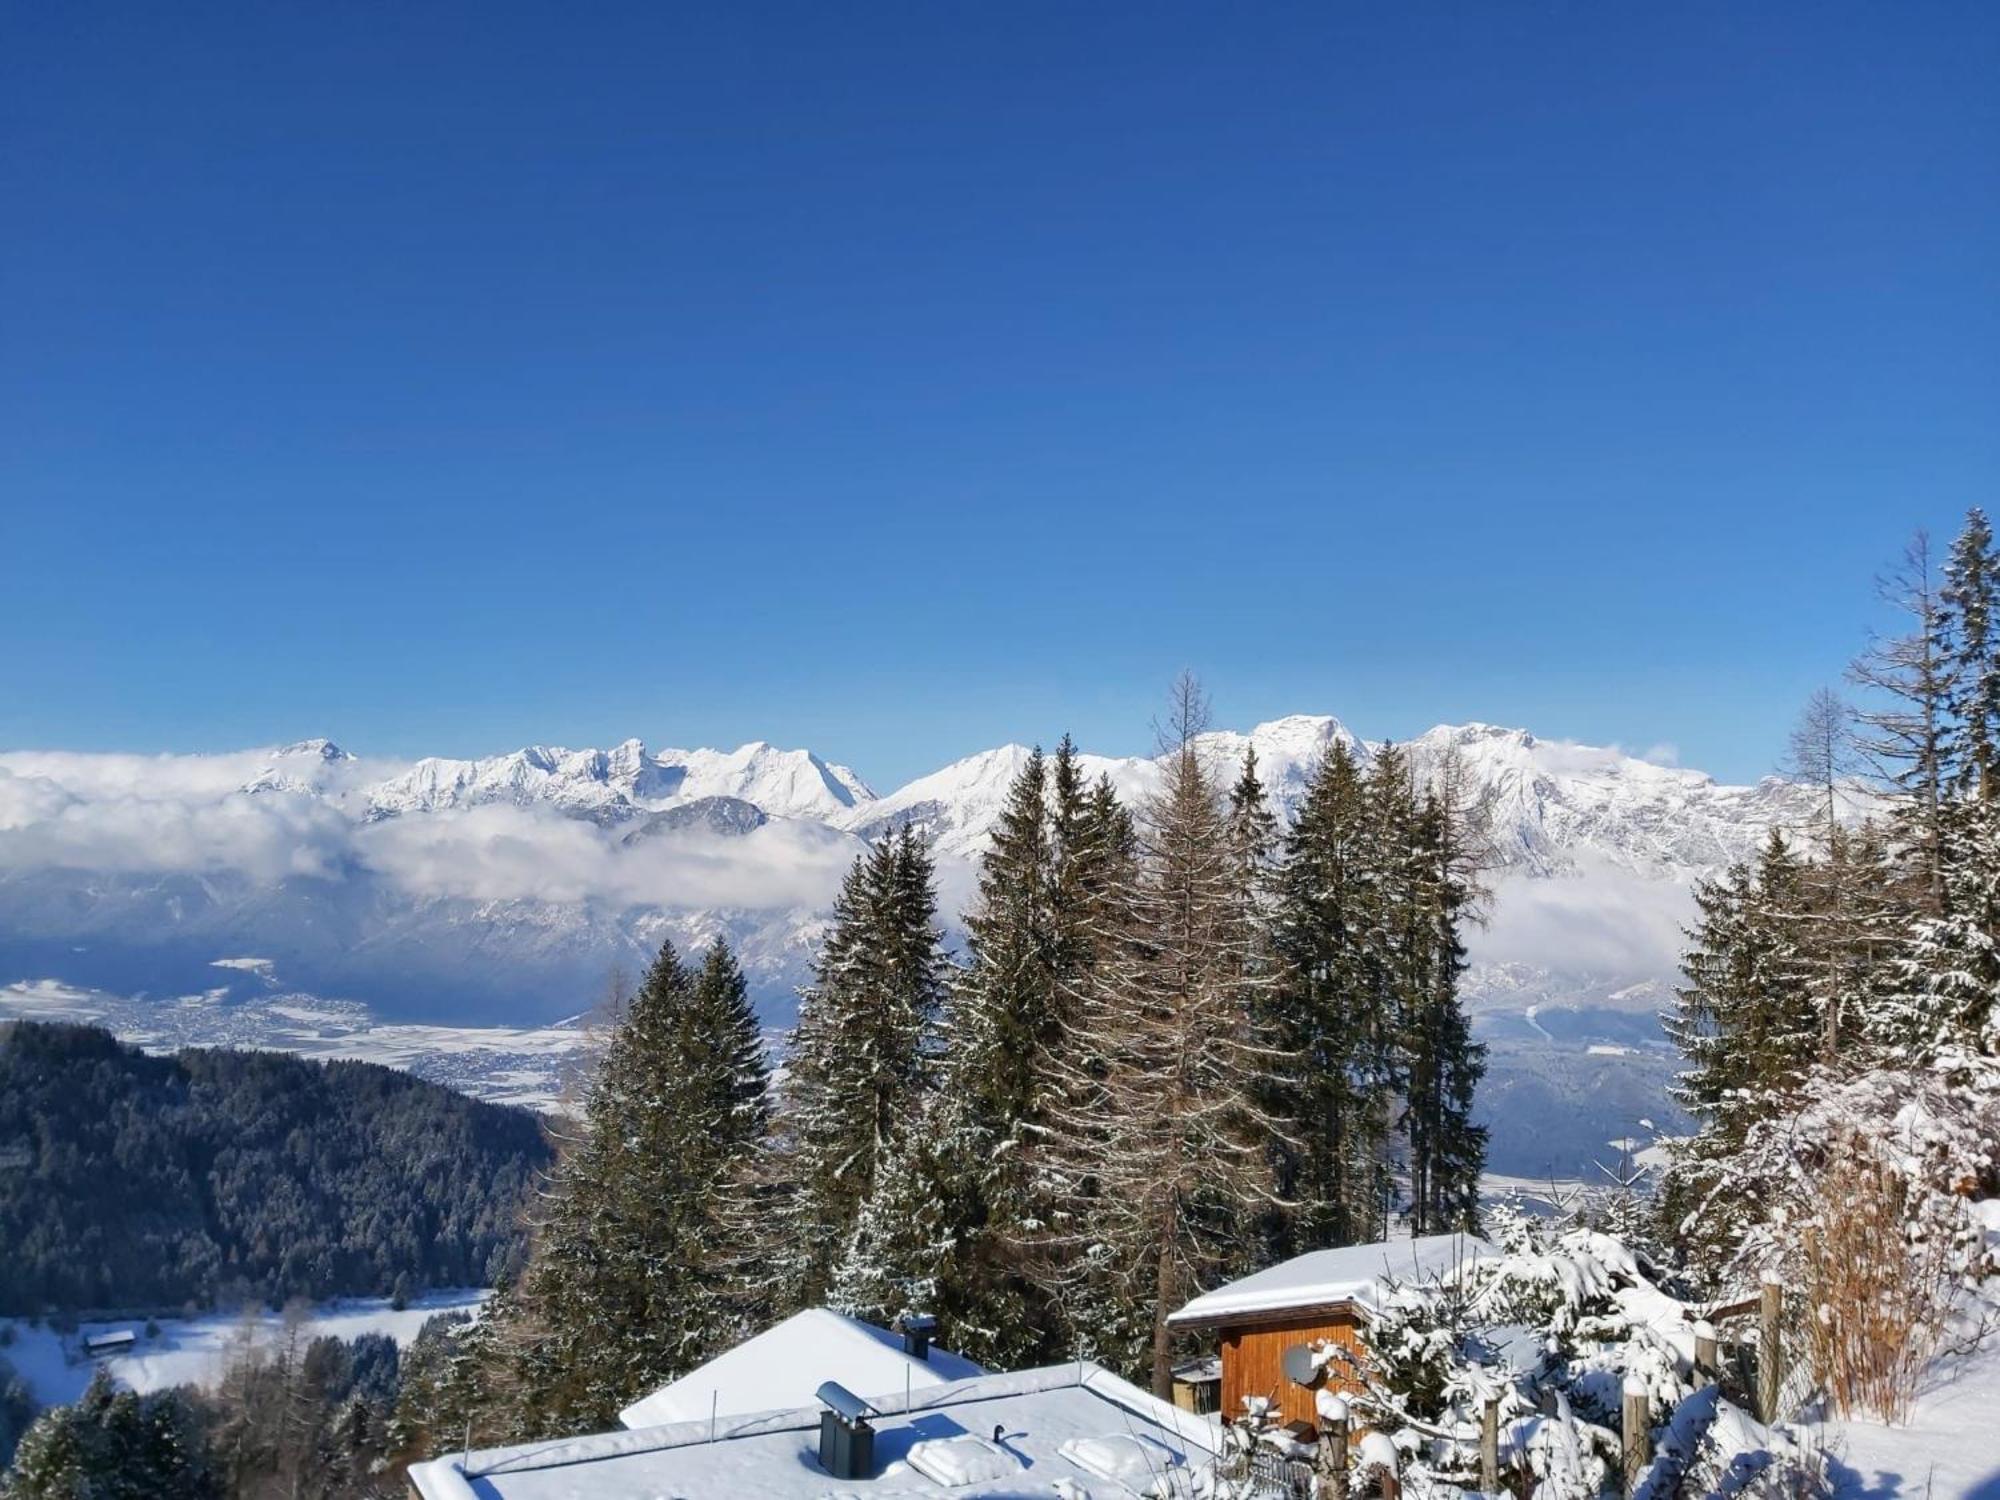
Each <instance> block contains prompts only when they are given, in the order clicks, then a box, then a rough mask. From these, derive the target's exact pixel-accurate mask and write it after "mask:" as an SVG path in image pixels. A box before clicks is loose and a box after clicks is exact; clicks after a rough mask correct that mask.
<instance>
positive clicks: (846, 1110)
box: [772, 826, 946, 1306]
mask: <svg viewBox="0 0 2000 1500" xmlns="http://www.w3.org/2000/svg"><path fill="white" fill-rule="evenodd" d="M945 975H946V963H945V959H944V953H943V948H942V940H941V934H940V933H939V931H938V926H937V895H936V890H935V884H934V876H933V872H932V866H931V859H930V853H929V850H928V849H927V848H926V846H925V844H924V842H923V839H922V837H921V836H920V835H918V834H917V833H916V832H915V831H914V830H913V829H911V828H909V827H907V826H906V827H904V828H903V829H901V830H900V831H898V832H896V833H893V834H889V835H885V836H884V837H883V838H882V839H881V840H880V842H878V843H877V844H876V845H875V846H874V847H873V848H872V849H871V850H870V851H869V852H868V853H866V854H864V855H862V856H861V857H860V858H859V859H857V860H856V861H855V863H854V866H853V868H852V869H850V870H849V871H848V875H847V878H846V880H845V881H844V882H843V883H842V885H841V889H840V893H839V895H838V896H837V897H836V898H835V901H834V908H833V921H832V925H831V927H830V928H829V930H828V933H827V936H826V939H825V941H824V942H823V943H822V945H821V948H820V953H819V957H818V960H817V962H816V963H815V964H814V968H813V982H812V983H811V984H810V985H809V986H807V988H806V989H805V990H804V991H803V992H801V995H800V1005H799V1023H798V1026H797V1028H796V1029H795V1030H794V1031H793V1033H792V1036H791V1044H790V1047H789V1048H788V1052H787V1072H786V1080H785V1089H784V1096H783V1108H782V1110H781V1112H780V1118H779V1134H780V1140H779V1144H778V1148H777V1151H778V1155H777V1160H778V1162H779V1164H780V1168H781V1171H782V1174H783V1177H784V1198H783V1206H782V1209H781V1211H780V1212H778V1213H776V1214H775V1215H774V1218H773V1228H774V1231H775V1241H774V1244H773V1246H772V1263H773V1270H774V1273H775V1274H776V1275H777V1276H778V1277H779V1279H780V1280H781V1281H782V1282H783V1284H784V1286H785V1288H786V1300H787V1301H788V1302H789V1303H790V1305H792V1306H808V1305H811V1304H813V1303H816V1302H819V1301H821V1300H822V1299H823V1298H824V1297H825V1296H826V1295H827V1292H828V1289H829V1287H830V1286H831V1284H832V1282H833V1279H834V1274H835V1270H836V1266H837V1263H838V1261H839V1258H840V1257H841V1255H842V1254H843V1253H844V1252H845V1250H846V1248H847V1246H848V1243H849V1241H850V1239H851V1238H852V1236H853V1233H854V1229H855V1225H856V1222H857V1220H858V1218H859V1216H860V1212H861V1206H862V1204H863V1203H864V1202H865V1201H866V1199H867V1197H868V1195H869V1193H870V1191H871V1190H872V1189H873V1187H874V1185H875V1177H876V1172H877V1168H878V1166H879V1165H880V1163H881V1162H882V1161H883V1160H884V1158H885V1156H886V1153H887V1152H888V1151H889V1149H890V1148H891V1147H892V1146H893V1145H894V1144H895V1142H896V1140H897V1138H898V1137H899V1136H900V1135H901V1133H902V1131H903V1130H904V1128H905V1127H906V1126H908V1125H909V1123H910V1122H911V1121H912V1120H913V1119H915V1118H916V1117H917V1115H918V1114H919V1113H920V1112H921V1111H922V1110H923V1109H924V1107H925V1095H926V1092H927V1091H928V1090H929V1089H930V1087H931V1086H932V1085H933V1084H934V1082H935V1078H936V1067H937V1057H936V1046H935V1036H934V1028H935V1024H936V1019H937V1014H938V1009H939V1005H940V1003H941V1001H942V998H943V994H944V990H945Z"/></svg>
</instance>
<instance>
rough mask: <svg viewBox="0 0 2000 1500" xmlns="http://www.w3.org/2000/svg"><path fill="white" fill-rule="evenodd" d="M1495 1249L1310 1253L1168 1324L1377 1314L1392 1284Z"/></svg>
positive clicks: (1446, 1239) (1451, 1245)
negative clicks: (1337, 1309)
mask: <svg viewBox="0 0 2000 1500" xmlns="http://www.w3.org/2000/svg"><path fill="white" fill-rule="evenodd" d="M1492 1253H1493V1247H1492V1246H1491V1245H1489V1244H1487V1243H1486V1242H1485V1241H1484V1240H1482V1239H1477V1238H1475V1237H1473V1236H1472V1235H1469V1234H1433V1235H1426V1236H1425V1237H1423V1238H1422V1239H1414V1240H1381V1241H1377V1242H1375V1243H1374V1244H1368V1245H1343V1246H1342V1247H1341V1248H1340V1249H1338V1250H1311V1251H1308V1252H1307V1253H1306V1254H1304V1255H1295V1256H1293V1257H1292V1258H1291V1259H1290V1260H1286V1261H1280V1262H1279V1263H1278V1264H1277V1265H1275V1266H1267V1267H1265V1268H1264V1269H1263V1270H1261V1271H1258V1272H1256V1273H1255V1274H1253V1275H1250V1276H1245V1277H1243V1278H1241V1279H1240V1280H1237V1281H1231V1282H1227V1283H1225V1284H1224V1285H1222V1286H1219V1287H1217V1288H1216V1289H1215V1290H1214V1291H1212V1292H1204V1293H1202V1294H1201V1295H1200V1296H1199V1297H1197V1298H1195V1299H1194V1301H1192V1302H1190V1303H1188V1304H1187V1306H1185V1307H1183V1308H1182V1309H1181V1310H1180V1311H1179V1312H1176V1313H1174V1314H1173V1315H1172V1316H1170V1317H1169V1318H1168V1319H1167V1321H1168V1322H1169V1323H1173V1324H1176V1325H1188V1324H1198V1325H1208V1324H1215V1323H1227V1322H1229V1321H1231V1320H1232V1319H1235V1318H1244V1317H1256V1316H1260V1315H1263V1314H1269V1313H1282V1312H1291V1311H1294V1310H1297V1311H1304V1310H1306V1309H1308V1308H1318V1307H1332V1306H1336V1305H1338V1304H1340V1303H1343V1302H1346V1303H1352V1304H1353V1305H1354V1306H1355V1307H1358V1308H1360V1309H1361V1310H1362V1311H1363V1312H1369V1313H1372V1312H1375V1311H1377V1310H1378V1308H1379V1307H1380V1305H1381V1304H1380V1299H1381V1296H1382V1293H1383V1291H1384V1289H1385V1288H1386V1286H1387V1284H1388V1283H1389V1282H1390V1281H1392V1280H1393V1281H1416V1280H1420V1279H1423V1278H1425V1277H1429V1276H1434V1275H1446V1274H1449V1273H1450V1272H1451V1271H1453V1270H1454V1269H1456V1268H1457V1267H1458V1266H1461V1265H1463V1264H1464V1263H1466V1262H1467V1261H1470V1260H1475V1259H1477V1258H1479V1257H1480V1256H1486V1255H1491V1254H1492Z"/></svg>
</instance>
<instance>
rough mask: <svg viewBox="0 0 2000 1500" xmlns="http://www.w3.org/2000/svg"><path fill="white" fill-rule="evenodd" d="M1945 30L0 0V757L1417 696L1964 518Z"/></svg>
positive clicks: (1620, 9) (1772, 613) (1784, 713)
mask: <svg viewBox="0 0 2000 1500" xmlns="http://www.w3.org/2000/svg"><path fill="white" fill-rule="evenodd" d="M1996 79H2000V7H1996V6H1993V5H1991V4H1988V3H1967V4H1959V5H1950V4H1930V3H1913V4H1893V5H1892V4H1881V3H1869V4H1860V5H1846V4H1838V3H1835V4H1827V3H1818V0H1815V3H1810V4H1797V5H1785V4H1776V3H1757V4H1744V3H1740V0H1728V3H1719V4H1681V3H1675V4H1627V3H1610V4H1605V3H1594V0H1593V3H1559V0H1542V3H1533V4H1498V5H1494V4H1470V3H1468V4H1456V5H1432V4H1412V5H1401V4H1396V5H1391V4H1325V3H1313V4H1309V5H1298V6H1271V5H1257V6H1219V5H1190V6H1181V5H1160V4H1151V3H1148V4H1143V5H1133V6H1129V7H1128V6H1115V5H1101V4H1088V5H1073V4H1060V5H1057V4H1048V5H1043V4H1018V3H1009V4H959V3H932V0H926V3H922V4H910V5H884V4H853V5H828V4H823V3H812V4H800V5H795V6H794V5H779V4H738V5H719V4H718V5H706V6H691V5H657V4H645V5H633V6H630V7H616V6H583V7H576V6H552V5H534V6H511V5H505V4H500V3H495V0H481V3H477V4H471V3H468V4H449V3H419V4H396V5H387V4H384V5H337V6H325V5H320V6H292V5H286V6H273V5H250V4H245V5H238V6H229V7H224V6H207V5H190V6H162V5H154V4H143V5H140V4H134V5H131V6H125V7H100V6H96V5H92V4H89V3H87V0H86V3H79V4H73V5H72V4H64V5H30V4H20V5H13V6H9V7H7V8H6V9H5V10H4V11H0V515H3V516H4V529H0V576H4V581H5V593H4V601H0V602H3V603H4V615H0V619H4V625H0V744H4V745H6V746H11V747H18V746H27V745H42V746H55V745H61V746H71V747H78V748H129V749H205V748H223V747H230V746H239V745H243V744H250V743H257V742H262V741H268V740H273V739H279V738H289V737H296V736H303V735H307V734H329V735H332V736H334V737H335V738H338V739H341V740H342V741H344V742H347V743H349V744H351V745H352V746H353V747H354V748H356V749H358V750H360V751H363V752H369V751H374V752H378V753H385V754H407V753H419V752H442V753H471V752H480V751H490V750H498V749H505V748H511V747H513V746H515V745H518V744H521V743H523V742H526V741H530V740H544V741H555V742H563V743H570V744H581V743H605V742H609V741H613V740H616V739H619V738H622V737H624V736H626V735H628V734H638V735H641V736H644V737H646V738H648V739H650V740H652V741H654V742H656V743H674V742H677V743H683V744H686V743H716V744H733V743H736V742H738V741H741V740H743V739H748V738H766V739H771V740H774V741H777V742H780V743H787V744H807V745H811V746H813V747H814V748H816V749H819V750H821V751H822V752H823V753H825V754H827V755H829V756H833V757H836V758H839V759H844V760H847V761H850V762H851V763H853V764H854V765H855V766H857V767H858V768H859V769H860V770H861V771H862V772H863V773H864V774H865V775H867V776H869V777H870V778H871V779H872V780H874V781H876V782H877V783H878V784H879V785H884V786H886V785H889V784H893V783H894V782H896V781H898V780H900V779H902V778H904V777H906V776H908V775H910V774H914V773H916V772H919V771H922V770H925V769H929V768H930V767H932V766H934V765H936V764H938V763H940V762H942V761H944V760H946V759H948V758H951V757H953V756H956V755H959V754H962V753H965V752H968V751H971V750H973V749H977V748H981V747H983V746H986V745H989V744H993V743H997V742H999V741H1002V740H1006V739H1027V738H1031V737H1039V738H1044V739H1049V738H1053V737H1054V736H1055V735H1056V734H1058V733H1059V732H1060V731H1062V730H1063V729H1064V728H1065V727H1068V728H1072V729H1074V730H1075V731H1076V732H1077V734H1078V736H1079V738H1081V739H1082V740H1084V741H1085V742H1086V743H1087V744H1090V745H1091V746H1093V747H1096V748H1101V749H1105V750H1112V751H1119V750H1134V749H1138V748H1141V747H1142V746H1143V745H1144V744H1145V743H1146V740H1147V738H1148V730H1147V722H1148V719H1149V716H1150V715H1151V713H1152V712H1153V709H1154V707H1155V705H1156V703H1157V702H1158V701H1159V699H1160V696H1161V692H1162V689H1163V688H1164V686H1165V683H1166V681H1167V680H1168V678H1169V677H1170V676H1171V675H1172V673H1173V672H1174V671H1175V670H1176V669H1177V668H1179V667H1180V666H1182V665H1184V664H1185V665H1191V666H1193V667H1194V668H1196V669H1197V670H1198V671H1200V672H1201V673H1202V674H1203V676H1204V677H1205V678H1206V679H1207V681H1208V683H1209V685H1210V687H1211V689H1212V691H1213V694H1214V698H1215V702H1216V708H1217V713H1218V717H1219V718H1220V719H1221V720H1223V721H1224V722H1227V723H1232V724H1238V725H1246V726H1247V725H1248V724H1249V723H1250V722H1251V721H1253V720H1256V719H1260V718H1264V717H1269V716H1273V715H1277V714H1281V713H1286V712H1295V711H1332V712H1337V713H1339V714H1340V715H1341V716H1342V717H1344V718H1346V719H1347V720H1348V721H1349V722H1350V723H1351V724H1353V725H1354V726H1355V727H1356V728H1357V729H1359V730H1360V731H1362V732H1364V733H1369V734H1378V735H1379V734H1392V735H1405V734H1410V733H1414V732H1417V731H1419V730H1421V729H1423V728H1424V727H1426V726H1427V725H1429V724H1431V723H1433V722H1437V721H1439V720H1462V719H1468V718H1484V719H1489V720H1495V721H1500V722H1506V723H1517V724H1524V725H1527V726H1529V727H1531V728H1533V729H1535V730H1536V731H1537V732H1539V733H1542V734H1545V735H1551V736H1561V735H1567V736H1574V737H1578V738H1584V739H1590V740H1596V741H1618V742H1621V743H1624V744H1627V745H1630V746H1633V747H1635V748H1638V747H1645V746H1650V745H1653V744H1656V743H1660V742H1668V743H1672V744H1674V745H1677V746H1678V747H1679V749H1680V753H1681V756H1682V759H1683V760H1684V761H1685V762H1686V763H1689V764H1697V765H1703V766H1705V767H1707V768H1709V769H1712V770H1715V771H1717V772H1718V773H1721V774H1725V775H1731V776H1747V775H1754V774H1757V773H1759V772H1761V771H1762V770H1764V769H1765V768H1766V767H1767V766H1768V765H1769V764H1770V763H1771V761H1772V760H1773V758H1774V757H1775V755H1776V754H1777V753H1778V750H1779V747H1780V745H1781V742H1782V738H1783V735H1784V732H1785V728H1786V726H1787V724H1788V723H1789V722H1790V720H1791V718H1792V715H1793V711H1794V709H1795V707H1796V705H1797V704H1798V702H1799V700H1800V699H1802V698H1803V697H1804V695H1805V694H1806V693H1807V692H1808V691H1809V690H1810V689H1811V688H1813V687H1814V686H1816V685H1818V684H1820V683H1822V682H1825V681H1827V680H1829V679H1832V678H1834V677H1836V676H1837V674H1838V671H1839V669H1840V666H1841V664H1842V663H1843V662H1844V660H1845V659H1846V658H1847V656H1848V655H1849V654H1850V652H1851V651H1852V650H1853V648H1854V647H1855V646H1856V645H1858V644H1859V641H1860V638H1861V636H1862V633H1863V632H1864V630H1865V628H1866V627H1867V625H1868V623H1869V622H1870V620H1871V618H1872V615H1871V609H1870V578H1871V576H1872V574H1873V573H1874V572H1875V571H1876V570H1877V569H1878V568H1879V567H1880V566H1882V565H1883V564H1885V563H1886V562H1887V561H1888V560H1890V559H1891V558H1892V556H1893V555H1894V553H1895V552H1896V551H1897V549H1898V547H1899V546H1900V544H1901V542H1902V540H1903V538H1904V537H1905V535H1906V534H1907V533H1908V532H1909V531H1910V530H1911V529H1912V528H1914V527H1916V526H1918V525H1928V526H1930V527H1931V528H1933V529H1934V530H1937V531H1949V530H1950V529H1952V528H1953V526H1954V525H1955V518H1956V516H1957V515H1958V513H1960V512H1961V511H1962V510H1963V508H1964V507H1965V506H1966V505H1968V504H1972V503H1976V502H1983V503H1987V504H1994V503H1996V502H2000V485H1996V480H2000V165H1996V164H2000V86H1996V83H1995V80H1996Z"/></svg>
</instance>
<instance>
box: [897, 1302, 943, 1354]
mask: <svg viewBox="0 0 2000 1500" xmlns="http://www.w3.org/2000/svg"><path fill="white" fill-rule="evenodd" d="M896 1327H897V1329H898V1331H900V1332H901V1333H902V1335H903V1352H904V1353H905V1354H907V1355H909V1356H910V1358H911V1359H921V1360H924V1361H926V1362H928V1361H929V1359H930V1357H931V1338H932V1336H933V1335H935V1334H936V1333H937V1319H936V1318H934V1317H932V1316H931V1315H930V1314H929V1313H911V1314H909V1315H908V1316H907V1317H904V1318H900V1319H898V1320H897V1323H896Z"/></svg>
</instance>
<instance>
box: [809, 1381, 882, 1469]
mask: <svg viewBox="0 0 2000 1500" xmlns="http://www.w3.org/2000/svg"><path fill="white" fill-rule="evenodd" d="M818 1395H819V1399H820V1401H821V1402H822V1403H823V1404H824V1405H825V1406H826V1410H825V1411H823V1412H821V1413H820V1414H819V1466H820V1467H821V1468H822V1469H824V1470H826V1472H827V1473H828V1474H830V1475H832V1476H833V1477H834V1478H835V1479H867V1478H869V1477H870V1476H871V1475H872V1474H873V1473H874V1472H875V1429H874V1428H873V1427H872V1426H870V1425H869V1422H868V1418H869V1417H870V1416H871V1415H873V1413H872V1411H871V1410H870V1408H869V1405H868V1403H867V1402H866V1401H863V1400H862V1399H861V1398H860V1397H859V1396H857V1395H855V1394H854V1393H853V1392H852V1391H850V1390H848V1389H847V1387H845V1386H843V1385H841V1384H839V1383H838V1382H836V1381H832V1380H829V1381H827V1382H826V1383H825V1384H824V1385H822V1386H821V1387H820V1388H819V1391H818Z"/></svg>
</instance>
